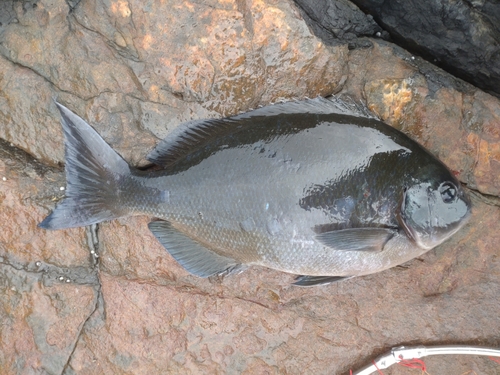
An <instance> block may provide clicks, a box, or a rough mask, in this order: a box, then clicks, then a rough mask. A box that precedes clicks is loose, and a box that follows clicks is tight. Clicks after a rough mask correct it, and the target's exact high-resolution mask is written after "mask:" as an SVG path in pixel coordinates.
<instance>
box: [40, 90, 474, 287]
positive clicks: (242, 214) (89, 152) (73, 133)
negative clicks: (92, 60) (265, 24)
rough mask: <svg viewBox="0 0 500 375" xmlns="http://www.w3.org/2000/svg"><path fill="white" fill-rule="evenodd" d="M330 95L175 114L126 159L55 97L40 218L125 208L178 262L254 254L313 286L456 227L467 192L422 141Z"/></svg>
mask: <svg viewBox="0 0 500 375" xmlns="http://www.w3.org/2000/svg"><path fill="white" fill-rule="evenodd" d="M353 103H354V102H353V101H348V100H345V99H341V98H338V97H334V98H331V99H326V98H322V97H319V98H315V99H307V100H301V101H291V102H286V103H280V104H274V105H269V106H266V107H261V108H259V109H256V110H252V111H249V112H246V113H242V114H238V115H235V116H232V117H226V118H222V119H208V120H195V121H191V122H188V123H185V124H182V125H179V126H178V127H177V128H176V129H174V131H172V132H171V133H170V134H169V135H168V136H167V137H166V138H165V139H164V140H162V141H160V142H159V143H158V145H157V146H156V148H154V149H153V150H152V151H151V152H150V153H149V155H148V156H147V159H148V160H149V161H150V162H151V163H152V164H154V165H156V166H157V167H156V168H151V169H146V170H142V169H138V168H134V167H132V166H130V165H129V164H128V163H127V162H126V161H125V160H124V159H123V158H122V157H121V156H120V155H119V154H118V153H117V152H115V151H114V150H113V149H112V148H111V147H110V146H109V145H108V144H107V143H106V142H105V141H104V140H103V139H102V138H101V136H100V135H99V134H98V133H97V132H96V131H95V130H94V129H93V128H92V127H91V126H90V125H89V124H88V123H87V122H86V121H85V120H83V119H82V118H80V117H79V116H77V115H76V114H75V113H73V112H72V111H71V110H69V109H68V108H66V107H65V106H63V105H62V104H59V103H57V102H56V103H55V104H56V105H57V108H58V109H59V111H60V115H61V123H62V128H63V132H64V139H65V173H66V184H67V187H66V189H65V198H64V199H63V200H62V201H61V202H59V203H58V204H57V206H56V208H55V209H54V210H53V212H52V213H51V214H50V215H49V216H47V217H46V218H45V219H44V220H43V221H42V222H41V223H40V224H39V227H41V228H44V229H65V228H73V227H81V226H87V225H91V224H96V223H100V222H102V221H106V220H112V219H117V218H121V217H127V216H133V215H149V216H151V217H153V218H154V219H153V220H152V221H151V222H150V223H149V224H148V227H149V229H150V230H151V232H152V233H153V234H154V235H155V237H156V238H157V239H158V241H159V242H160V243H161V244H162V245H163V246H164V247H165V249H166V250H167V252H168V253H169V254H170V255H171V256H172V257H173V258H174V259H175V260H176V261H177V262H178V263H179V264H180V265H181V266H182V267H184V268H185V269H186V270H187V271H188V272H189V273H191V274H193V275H196V276H198V277H202V278H206V277H210V276H214V275H227V274H230V273H236V272H241V271H242V270H244V269H245V268H246V267H248V266H252V265H257V266H264V267H268V268H271V269H274V270H279V271H282V272H287V273H290V274H293V275H295V276H296V278H295V282H294V283H293V284H294V285H298V286H315V285H323V284H329V283H332V282H336V281H340V280H345V279H347V278H351V277H355V276H363V275H368V274H373V273H376V272H380V271H383V270H386V269H389V268H391V267H394V266H396V265H400V264H402V263H405V262H407V261H409V260H411V259H413V258H415V257H418V256H421V255H422V254H424V253H425V252H427V251H429V250H431V249H432V248H434V247H436V246H437V245H439V244H441V243H443V242H444V241H446V240H447V239H448V238H450V237H451V236H452V235H453V234H455V233H456V232H457V231H458V230H460V228H462V227H463V226H464V225H465V223H466V222H467V219H468V218H469V216H470V212H471V203H470V200H469V198H468V197H467V195H466V193H465V191H464V188H463V187H462V186H461V184H460V183H459V181H458V180H457V178H456V177H455V176H454V174H453V173H452V172H451V171H450V170H449V169H448V168H447V167H446V166H445V165H444V164H443V163H442V162H441V161H440V160H438V159H437V158H436V157H435V156H433V155H432V154H431V153H430V152H429V151H427V150H426V149H425V148H424V147H422V146H421V145H419V144H418V143H417V142H415V141H414V140H412V139H411V138H409V137H408V136H407V135H405V134H404V133H402V132H401V131H399V130H397V129H395V128H393V127H391V126H389V125H387V124H385V123H384V122H382V121H380V120H378V119H377V118H376V117H375V116H373V115H372V114H370V113H369V111H368V110H365V109H363V108H362V106H359V105H356V104H353Z"/></svg>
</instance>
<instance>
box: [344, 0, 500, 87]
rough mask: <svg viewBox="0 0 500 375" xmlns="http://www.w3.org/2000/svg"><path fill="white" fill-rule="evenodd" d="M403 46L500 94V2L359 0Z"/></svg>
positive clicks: (359, 3)
mask: <svg viewBox="0 0 500 375" xmlns="http://www.w3.org/2000/svg"><path fill="white" fill-rule="evenodd" d="M352 2H353V3H355V4H356V5H358V6H359V7H360V8H361V9H362V10H364V11H365V12H366V13H368V14H371V15H372V16H373V17H374V19H375V20H376V21H377V23H378V24H379V25H380V26H382V27H383V28H384V29H385V30H387V31H388V32H389V34H390V35H391V37H392V38H394V39H395V40H396V41H397V42H398V43H399V44H400V45H402V46H405V47H406V48H408V49H410V50H412V51H413V52H414V53H417V54H419V55H421V56H424V57H426V58H427V59H429V61H434V62H435V63H436V64H438V65H439V66H441V67H443V68H444V69H446V70H447V71H449V72H451V73H453V74H456V75H457V76H459V77H461V78H462V79H464V80H466V81H468V82H470V83H472V84H474V85H477V86H478V87H480V88H482V89H483V90H486V91H489V92H492V93H494V94H495V95H497V96H500V3H498V1H495V0H483V1H467V0H458V1H456V0H434V1H419V0H407V1H399V0H388V1H387V0H384V1H381V0H353V1H352Z"/></svg>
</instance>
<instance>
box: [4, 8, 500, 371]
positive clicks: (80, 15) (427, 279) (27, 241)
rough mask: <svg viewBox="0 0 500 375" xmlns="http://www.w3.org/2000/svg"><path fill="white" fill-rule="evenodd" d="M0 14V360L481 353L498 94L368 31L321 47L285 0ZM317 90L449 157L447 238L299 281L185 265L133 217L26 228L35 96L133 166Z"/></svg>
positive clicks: (496, 176) (295, 366) (318, 361)
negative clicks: (204, 271)
mask: <svg viewBox="0 0 500 375" xmlns="http://www.w3.org/2000/svg"><path fill="white" fill-rule="evenodd" d="M68 4H69V5H68ZM344 5H345V3H344ZM0 9H1V10H2V12H0V13H1V14H2V17H1V19H0V23H1V25H0V138H2V139H4V140H5V141H1V142H0V205H1V206H0V207H1V210H0V219H1V222H2V232H1V233H0V287H1V291H0V293H1V294H0V295H1V298H0V321H1V322H2V324H1V325H0V368H1V369H2V373H6V374H110V373H113V374H137V373H150V374H165V373H186V374H188V373H191V374H198V373H228V374H240V373H243V374H256V373H258V374H264V373H268V374H278V373H279V374H283V373H286V374H312V373H315V374H317V373H318V374H347V373H349V369H353V370H354V369H356V368H359V367H361V366H363V365H365V364H367V363H370V361H371V360H372V359H373V358H374V357H376V356H377V355H379V354H382V353H384V352H385V351H386V350H388V349H389V348H391V347H393V346H398V345H402V344H405V345H421V344H424V345H432V344H443V343H447V344H474V345H487V346H497V347H500V339H499V338H500V317H499V314H498V311H499V302H498V301H499V297H500V282H499V279H500V262H499V257H498V243H499V242H500V232H499V231H498V222H499V220H500V210H499V205H500V199H499V196H500V130H499V129H500V102H499V100H498V99H496V98H494V97H492V96H490V95H488V94H485V93H484V92H482V91H480V90H478V89H476V88H475V87H473V86H471V85H469V84H466V83H464V82H462V81H460V80H457V79H455V78H453V77H452V76H450V75H448V74H446V73H444V72H443V71H441V70H440V69H438V68H436V67H434V66H432V65H431V64H429V63H427V62H425V61H423V60H421V59H419V58H414V57H412V55H410V54H409V53H407V52H406V51H404V50H402V49H401V48H399V47H396V46H394V45H393V44H390V43H387V42H384V41H382V40H379V39H363V41H362V46H364V47H365V48H357V47H356V48H354V49H352V48H351V49H350V48H349V45H348V44H347V43H348V42H346V43H345V44H338V45H336V46H325V45H324V44H323V43H322V42H321V41H320V40H319V39H317V38H316V37H315V36H314V35H313V34H312V31H311V30H309V28H308V27H307V25H306V23H305V21H304V20H303V18H302V16H301V12H299V11H298V9H297V8H295V6H294V4H293V3H291V2H275V1H271V0H269V1H258V0H254V1H230V0H229V1H220V2H217V1H209V2H204V3H196V2H186V1H181V0H178V1H175V0H171V1H168V2H162V3H159V2H158V3H157V2H147V1H146V2H145V1H139V0H137V1H135V0H129V1H123V0H110V1H106V2H98V1H92V0H82V1H81V2H77V1H71V2H68V3H66V2H64V1H63V0H41V1H38V2H33V1H31V2H19V1H15V2H14V1H12V2H11V1H3V2H1V3H0ZM358 39H359V38H358ZM358 46H359V45H358ZM332 93H336V94H340V95H343V94H345V95H349V96H350V97H352V98H354V99H355V100H358V101H361V102H362V103H364V104H365V105H366V106H368V107H369V108H370V109H371V110H372V111H373V112H374V113H376V114H377V115H378V116H380V117H381V118H382V119H383V120H384V121H386V122H388V123H389V124H391V125H393V126H395V127H397V128H400V129H402V130H403V131H405V132H406V133H408V134H410V136H412V137H414V138H415V139H417V140H418V141H419V142H421V143H422V144H424V145H425V146H426V147H428V148H429V149H430V150H431V152H433V153H434V154H436V155H438V156H439V157H440V158H441V159H442V160H443V161H444V162H445V163H447V164H448V165H449V166H450V168H451V169H452V170H453V171H454V172H455V173H456V174H457V176H458V177H459V179H460V180H461V181H462V182H463V183H464V184H466V185H467V186H468V187H469V188H470V192H471V194H472V196H473V204H474V209H473V217H472V219H471V221H470V222H469V224H468V225H467V226H466V227H465V228H464V229H463V230H462V231H461V232H459V233H458V234H457V235H456V236H454V237H453V238H452V239H451V240H450V241H448V242H446V243H445V244H443V245H442V246H440V247H438V248H437V249H434V250H432V251H430V252H429V253H427V254H426V255H424V256H423V257H421V258H419V259H415V260H413V261H411V262H409V263H408V264H406V265H404V267H397V268H394V269H391V270H388V271H385V272H382V273H380V274H375V275H370V276H366V277H360V278H356V279H352V280H348V281H345V282H342V283H338V284H334V285H330V286H325V287H318V288H305V289H304V288H297V287H292V286H290V282H291V280H292V276H290V275H287V274H283V273H280V272H276V271H271V270H268V269H264V268H258V267H254V268H251V269H249V270H247V271H245V272H243V273H241V274H239V275H232V276H229V277H226V278H222V279H221V278H211V279H206V280H205V279H199V278H196V277H193V276H191V275H189V274H188V273H187V272H186V271H184V270H183V269H182V268H181V267H180V266H179V265H177V264H176V263H175V261H173V260H172V258H171V257H170V256H169V255H168V254H167V253H166V252H165V250H164V249H163V248H162V247H161V246H160V245H159V244H158V243H157V242H156V240H155V239H154V237H153V235H152V234H151V233H150V232H149V231H148V229H147V223H148V221H149V218H146V217H134V218H127V219H120V220H115V221H112V222H109V223H103V224H101V225H99V229H98V232H96V231H95V230H93V229H92V228H86V229H83V228H82V229H72V230H65V231H56V232H46V231H43V230H40V229H38V228H37V227H36V224H37V223H38V222H39V221H41V220H42V218H43V217H44V216H45V215H46V214H47V213H48V212H49V211H50V210H51V209H52V208H53V207H54V205H55V203H56V202H57V200H58V199H60V198H61V197H62V196H63V195H64V191H62V190H60V188H61V187H63V186H64V172H63V168H62V164H61V163H62V162H63V147H62V132H61V129H60V125H59V117H58V114H57V112H56V108H55V105H54V104H53V101H52V99H53V98H57V99H58V100H59V101H61V102H62V103H63V104H65V105H67V106H68V107H70V108H71V109H72V110H74V111H76V112H77V113H78V114H80V115H81V116H82V117H84V118H86V119H88V120H89V122H90V123H91V124H92V125H93V126H95V128H96V129H97V130H98V132H99V133H100V134H102V135H103V137H104V138H105V139H106V140H107V141H108V142H109V143H110V144H111V145H112V146H113V147H114V148H115V149H116V150H118V151H119V152H120V153H121V154H122V155H123V156H124V158H125V159H127V160H128V161H129V162H130V163H131V164H133V165H140V164H143V163H144V156H145V155H146V154H147V152H148V151H149V150H150V148H151V147H153V145H154V144H155V143H156V142H157V141H158V139H159V138H161V137H163V136H164V135H165V134H167V133H168V132H170V131H171V130H172V129H173V128H174V127H175V126H177V125H178V124H179V123H180V122H182V121H184V120H188V119H192V118H200V117H207V116H208V117H215V116H222V115H227V114H231V113H237V112H239V111H242V110H247V109H249V108H251V107H255V106H257V105H261V104H262V105H263V104H267V103H269V102H274V101H278V100H281V99H289V98H301V97H304V96H309V97H313V96H316V95H328V94H332ZM21 150H25V151H26V152H27V153H26V152H24V151H21ZM30 155H31V156H30ZM91 251H92V252H93V253H92V254H91V253H90V252H91ZM97 254H98V256H99V257H96V255H97ZM425 361H426V363H427V364H428V370H427V371H428V373H429V374H432V375H435V374H463V373H471V374H472V373H473V372H476V373H477V374H496V373H498V371H499V368H500V367H499V366H500V365H498V364H497V363H495V362H493V361H491V360H489V359H487V358H479V357H464V356H461V357H435V358H429V359H426V360H425ZM415 371H416V370H411V369H407V368H403V367H394V368H391V369H388V370H386V371H384V373H385V374H412V373H415Z"/></svg>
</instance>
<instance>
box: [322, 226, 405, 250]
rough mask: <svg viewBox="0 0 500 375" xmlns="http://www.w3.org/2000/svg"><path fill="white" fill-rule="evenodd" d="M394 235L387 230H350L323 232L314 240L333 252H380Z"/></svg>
mask: <svg viewBox="0 0 500 375" xmlns="http://www.w3.org/2000/svg"><path fill="white" fill-rule="evenodd" d="M395 233H396V230H394V229H388V228H351V229H341V230H333V231H329V232H323V233H320V234H318V235H316V239H317V240H318V241H319V242H321V243H322V244H323V245H325V246H327V247H330V248H332V249H334V250H346V251H382V250H383V248H384V246H385V244H386V243H387V241H389V240H390V239H391V238H392V236H394V234H395Z"/></svg>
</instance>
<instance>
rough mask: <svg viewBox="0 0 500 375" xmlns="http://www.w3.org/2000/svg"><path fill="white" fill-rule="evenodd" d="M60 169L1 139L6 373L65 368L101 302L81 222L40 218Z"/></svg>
mask: <svg viewBox="0 0 500 375" xmlns="http://www.w3.org/2000/svg"><path fill="white" fill-rule="evenodd" d="M59 186H64V178H63V176H62V173H61V172H60V171H59V172H58V171H57V170H55V169H52V168H47V167H46V166H43V165H41V164H40V163H37V162H36V161H34V160H33V159H32V158H31V157H30V156H29V155H26V153H24V152H22V151H19V150H16V149H15V148H13V147H11V146H9V145H8V144H7V143H6V142H5V141H1V140H0V204H1V207H2V209H1V210H0V221H1V222H2V230H1V231H0V289H1V290H0V294H1V296H2V297H1V298H0V320H1V322H2V327H1V329H0V333H1V336H0V337H1V340H0V347H1V350H0V363H1V366H0V367H1V368H2V373H4V374H14V373H16V374H32V373H46V374H60V373H62V372H63V369H64V368H65V367H66V365H67V362H68V359H69V357H70V356H71V353H72V352H73V349H74V347H75V344H76V341H77V339H78V336H79V333H80V330H81V329H82V327H83V325H84V323H85V321H86V319H87V318H88V316H89V315H90V314H91V313H92V312H93V310H94V309H95V305H96V302H97V295H98V288H97V287H98V280H97V274H96V270H95V269H94V268H93V265H92V263H91V261H90V254H89V252H88V250H87V249H86V248H85V245H84V244H85V237H84V236H83V233H84V230H83V229H81V228H80V229H74V230H69V231H67V232H66V233H60V234H58V235H55V236H54V235H53V233H50V232H43V231H41V230H39V229H38V228H37V227H36V225H37V224H38V222H39V221H40V220H41V219H42V218H43V217H44V216H45V215H46V214H47V212H48V211H47V209H46V208H45V207H44V205H51V206H52V205H53V199H56V198H57V197H58V196H60V195H61V191H60V190H59Z"/></svg>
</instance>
